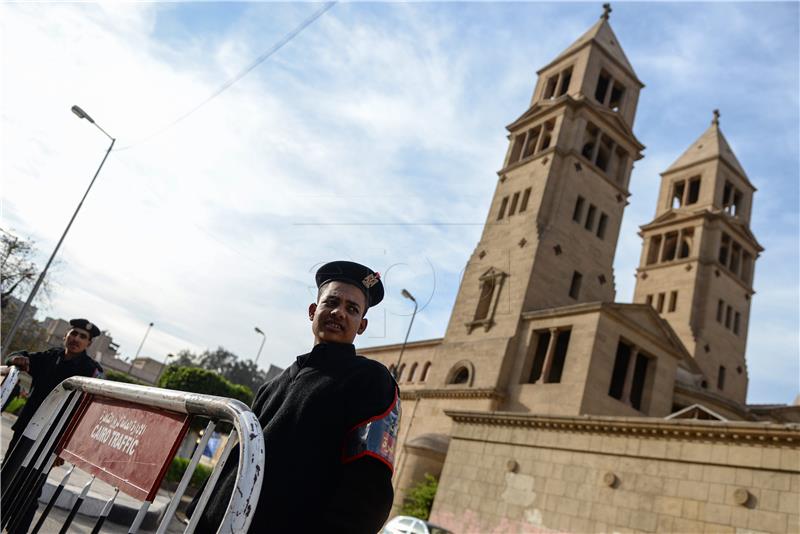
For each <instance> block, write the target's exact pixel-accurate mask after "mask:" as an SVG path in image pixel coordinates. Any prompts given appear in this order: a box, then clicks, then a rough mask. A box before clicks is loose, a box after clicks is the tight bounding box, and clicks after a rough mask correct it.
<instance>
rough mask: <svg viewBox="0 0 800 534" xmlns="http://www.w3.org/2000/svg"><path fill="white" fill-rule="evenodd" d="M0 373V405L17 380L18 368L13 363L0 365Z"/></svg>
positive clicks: (3, 402)
mask: <svg viewBox="0 0 800 534" xmlns="http://www.w3.org/2000/svg"><path fill="white" fill-rule="evenodd" d="M0 375H2V377H3V379H2V380H3V382H2V384H0V406H5V405H6V402H7V401H8V399H9V398H10V397H11V393H12V392H13V391H14V387H15V386H16V385H17V382H18V381H19V369H17V368H16V367H14V366H13V365H10V366H6V365H0Z"/></svg>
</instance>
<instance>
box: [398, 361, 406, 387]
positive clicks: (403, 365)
mask: <svg viewBox="0 0 800 534" xmlns="http://www.w3.org/2000/svg"><path fill="white" fill-rule="evenodd" d="M405 370H406V364H404V363H402V364H400V368H399V369H398V370H397V381H398V382H400V381H401V380H402V379H403V371H405Z"/></svg>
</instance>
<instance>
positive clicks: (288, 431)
mask: <svg viewBox="0 0 800 534" xmlns="http://www.w3.org/2000/svg"><path fill="white" fill-rule="evenodd" d="M396 403H399V399H398V388H397V385H396V383H395V381H394V379H393V378H392V376H391V374H389V371H388V370H387V369H386V367H385V366H384V365H382V364H381V363H378V362H376V361H374V360H369V359H367V358H364V357H363V356H358V355H356V353H355V348H354V347H353V345H340V344H318V345H316V346H315V347H314V349H313V350H312V351H311V352H310V353H308V354H304V355H302V356H298V357H297V361H296V362H295V363H293V364H292V365H291V366H290V367H289V368H288V369H286V370H285V371H284V372H283V373H282V374H281V375H280V376H278V377H276V378H275V379H274V380H272V381H270V382H268V383H267V384H265V385H264V386H262V387H261V388H260V389H259V391H258V394H257V395H256V398H255V400H254V402H253V412H254V413H255V414H256V416H257V417H258V419H259V421H260V422H261V426H262V428H263V429H264V442H265V454H266V456H265V462H264V479H263V485H262V487H261V495H260V497H259V500H258V504H257V506H256V509H255V512H254V515H253V519H252V522H251V524H250V530H249V532H251V533H253V534H255V533H259V534H260V533H281V534H282V533H291V532H297V533H304V532H326V533H330V532H346V533H348V534H358V533H361V532H363V533H369V534H375V532H377V531H378V530H379V529H380V527H381V525H382V524H383V523H384V521H386V518H387V517H388V515H389V511H390V509H391V505H392V499H393V491H392V468H391V461H392V460H391V458H389V460H388V461H383V460H382V459H380V458H378V456H377V455H376V456H375V457H373V456H370V455H368V454H366V455H365V454H364V453H363V452H362V453H361V454H357V455H350V452H352V450H353V449H352V447H348V446H347V439H346V438H347V437H348V436H352V433H351V432H350V431H351V430H352V429H353V428H358V427H359V425H362V424H363V423H365V422H369V421H370V420H373V419H377V420H378V421H380V418H381V417H383V416H385V415H386V414H387V413H388V412H390V411H392V410H393V408H396V410H397V411H396V413H399V406H398V405H397V404H396ZM387 435H388V434H387ZM383 441H384V443H385V442H386V441H387V439H386V438H384V440H383ZM388 441H389V442H390V444H391V445H393V440H392V439H391V438H388ZM237 451H238V449H237ZM237 460H238V454H237V455H233V454H232V456H231V458H229V459H228V462H227V463H226V464H225V469H224V471H223V473H222V474H221V477H220V480H219V482H218V483H217V487H216V488H215V491H214V492H213V493H212V498H211V500H210V501H209V503H208V505H207V507H206V509H205V511H204V512H203V517H202V519H201V521H200V524H199V525H198V528H197V530H196V531H195V532H198V533H206V532H208V533H211V532H216V529H217V527H218V526H219V524H220V522H221V520H222V517H223V514H224V513H225V510H226V508H227V506H228V501H229V498H230V495H231V492H232V489H233V485H234V482H235V478H236V465H237Z"/></svg>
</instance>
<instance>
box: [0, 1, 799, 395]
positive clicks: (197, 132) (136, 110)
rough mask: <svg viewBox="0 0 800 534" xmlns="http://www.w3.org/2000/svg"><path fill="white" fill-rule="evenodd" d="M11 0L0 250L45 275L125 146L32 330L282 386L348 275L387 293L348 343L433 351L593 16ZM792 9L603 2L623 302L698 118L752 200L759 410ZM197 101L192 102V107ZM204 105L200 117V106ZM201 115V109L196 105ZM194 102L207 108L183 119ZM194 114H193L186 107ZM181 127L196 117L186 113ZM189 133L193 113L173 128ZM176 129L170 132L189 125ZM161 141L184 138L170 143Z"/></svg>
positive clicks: (777, 279) (775, 297) (783, 230)
mask: <svg viewBox="0 0 800 534" xmlns="http://www.w3.org/2000/svg"><path fill="white" fill-rule="evenodd" d="M322 7H323V4H312V3H119V2H115V3H104V4H89V3H77V4H68V3H58V4H53V3H4V4H2V5H1V6H0V14H1V15H2V16H0V33H1V34H2V36H1V37H0V42H1V43H2V50H1V51H0V61H2V67H1V72H2V79H1V80H0V87H1V89H0V91H2V92H0V112H1V115H2V120H1V122H0V136H2V137H1V138H0V169H1V170H2V171H1V172H2V191H1V192H0V201H1V202H2V206H1V209H2V212H1V213H0V215H1V220H2V222H1V223H0V226H2V228H3V229H5V230H9V231H13V232H14V233H16V234H18V235H21V236H24V237H30V238H32V239H34V240H35V241H36V244H37V247H38V248H39V259H40V261H41V263H42V264H43V263H44V261H46V258H47V256H48V255H49V254H50V252H51V251H52V250H53V247H54V246H55V244H56V242H57V241H58V238H59V237H60V235H61V232H62V231H63V229H64V227H65V225H66V223H67V221H68V220H69V217H70V216H71V215H72V212H73V210H74V209H75V207H76V205H77V203H78V202H79V200H80V198H81V196H82V195H83V192H84V191H85V188H86V186H87V185H88V183H89V180H90V179H91V177H92V175H93V174H94V172H95V170H96V169H97V166H98V165H99V163H100V161H101V159H102V157H103V155H104V153H105V150H106V149H107V147H108V143H109V141H108V139H107V138H106V137H105V136H104V135H103V134H102V133H101V132H100V131H98V130H97V129H95V128H94V127H92V125H91V124H89V123H88V122H87V121H81V120H79V119H78V118H77V117H76V116H75V115H73V114H72V113H71V112H70V107H71V106H72V105H73V104H78V105H80V106H81V107H82V108H83V109H85V110H86V112H88V113H89V114H90V115H91V116H92V117H93V118H94V119H95V120H96V121H97V124H99V125H101V126H102V127H103V129H105V130H106V131H107V132H109V133H110V134H111V135H112V136H114V137H116V138H117V142H116V145H115V149H114V151H113V152H112V153H111V154H110V156H109V158H108V160H107V162H106V163H105V165H104V167H103V169H102V172H101V173H100V175H99V177H98V179H97V182H96V183H95V185H94V188H93V189H92V191H91V193H90V194H89V196H88V198H87V200H86V202H85V203H84V205H83V207H82V208H81V212H80V214H79V215H78V217H77V219H76V221H75V223H74V225H73V226H72V228H71V230H70V233H69V235H68V236H67V238H66V240H65V242H64V245H63V246H62V248H61V250H60V252H59V256H58V257H59V260H60V262H59V265H58V267H57V268H56V269H55V271H54V272H53V273H52V280H53V282H54V284H55V290H54V292H53V295H52V297H51V299H50V300H49V301H48V302H44V303H40V307H41V308H42V311H41V316H42V318H43V317H44V316H45V315H48V316H53V317H62V318H71V317H76V316H85V317H88V318H90V319H91V320H93V321H95V322H97V324H99V325H100V327H101V328H103V329H104V330H108V331H109V332H110V334H111V335H112V336H113V338H114V340H115V341H116V342H118V343H119V344H120V352H121V354H122V356H123V357H126V358H129V357H131V356H133V354H135V352H136V349H137V348H138V346H139V344H140V342H141V341H142V338H143V336H144V334H145V331H146V330H147V325H148V323H150V322H153V323H154V326H153V329H152V330H151V332H150V333H149V335H148V337H147V339H146V342H145V344H144V346H143V348H142V353H141V354H142V355H145V356H151V357H153V358H156V359H159V360H163V359H164V357H165V356H166V355H167V354H168V353H174V352H177V351H179V350H182V349H189V350H192V351H195V352H198V351H202V350H205V349H209V348H210V349H214V348H216V347H217V346H223V347H225V348H227V349H229V350H231V351H233V352H234V353H236V354H238V355H239V356H240V357H243V358H254V357H255V355H256V353H257V351H258V347H259V345H260V343H261V337H260V336H259V335H258V334H257V333H256V332H255V331H254V327H256V326H258V327H259V328H261V329H262V330H263V331H264V332H265V333H266V343H265V347H264V351H263V353H262V355H261V357H260V360H259V364H260V365H261V366H262V367H267V366H268V365H269V364H275V365H278V366H280V367H285V366H287V365H289V364H290V363H291V362H292V361H293V359H294V357H295V356H296V355H297V354H301V353H304V352H306V351H307V350H308V349H309V347H310V346H311V344H312V342H313V339H312V337H311V333H310V323H309V322H308V318H307V308H308V304H309V303H311V302H312V301H313V300H314V296H315V291H314V289H315V288H314V286H313V273H314V272H315V270H316V268H317V267H318V266H319V265H321V264H322V263H324V262H326V261H330V260H334V259H350V260H354V261H359V262H361V263H365V264H367V265H370V266H372V267H373V268H374V269H375V270H377V271H380V272H381V273H383V277H384V281H385V284H386V287H387V298H386V300H385V301H384V304H383V305H382V309H380V308H379V309H375V310H373V311H371V312H370V315H369V318H370V326H369V328H368V329H367V332H366V333H365V334H364V335H363V336H361V337H360V338H359V339H358V340H357V343H356V345H357V347H359V346H360V347H366V346H373V345H382V344H388V343H399V342H402V341H403V337H404V335H405V333H406V328H407V327H408V321H409V319H410V315H411V311H412V309H413V307H412V304H411V302H410V301H408V300H406V299H404V298H403V297H402V296H401V295H400V292H401V289H403V288H406V289H408V290H409V291H410V292H411V293H412V294H413V295H415V296H416V297H417V300H418V301H419V302H420V310H419V312H418V314H417V316H416V318H415V321H414V324H413V330H412V332H411V335H410V340H420V339H430V338H437V337H441V336H443V334H444V331H445V328H446V326H447V322H448V320H449V315H450V310H451V308H452V305H453V302H454V300H455V295H456V292H457V290H458V285H459V281H460V276H461V273H462V270H463V268H464V266H465V264H466V261H467V260H468V258H469V256H470V254H471V253H472V251H473V250H474V248H475V246H476V244H477V242H478V239H479V238H480V233H481V230H482V227H483V224H484V222H485V220H486V215H487V211H488V209H489V205H490V202H491V198H492V194H493V191H494V187H495V185H496V183H497V174H496V172H497V171H498V170H499V169H500V167H501V165H502V162H503V158H504V155H505V152H506V149H507V140H506V135H507V131H506V129H505V126H506V125H507V124H509V123H511V122H512V121H513V120H514V119H516V118H517V117H518V116H519V115H521V114H522V113H523V112H524V111H525V110H526V109H527V106H528V105H529V101H530V97H531V94H532V91H533V88H534V84H535V82H536V71H537V70H538V69H539V68H541V67H543V66H545V65H546V64H547V63H549V62H550V61H551V60H552V59H554V58H555V57H556V56H557V55H558V54H559V53H560V52H561V51H562V50H564V49H565V48H567V47H568V46H569V45H570V44H571V43H572V42H573V41H574V40H575V39H577V38H578V37H579V36H580V35H581V34H582V33H583V32H584V31H586V30H587V29H588V28H589V27H590V26H591V25H593V24H594V23H595V22H596V20H597V18H598V16H599V15H600V14H601V13H602V8H601V5H600V3H559V4H554V3H528V2H513V3H466V4H463V3H341V4H335V5H333V7H332V8H331V9H329V10H328V11H326V12H325V13H324V14H323V15H321V16H320V17H319V18H318V19H317V20H316V21H314V22H313V23H311V24H310V25H308V27H306V28H305V29H304V30H303V31H302V32H301V33H299V34H298V35H297V36H296V37H295V38H294V39H292V40H290V41H289V42H288V43H287V44H286V45H285V46H283V47H282V48H280V49H279V50H278V51H277V52H275V53H274V54H272V55H271V56H270V57H269V58H267V59H266V60H265V61H263V62H262V63H260V64H259V65H258V66H257V67H255V68H254V69H252V70H251V71H250V72H249V73H248V74H247V75H246V76H244V77H241V79H239V80H238V81H236V83H234V84H233V85H231V86H230V87H228V88H227V90H225V91H223V92H221V93H219V94H218V96H216V97H214V98H212V99H211V100H208V98H209V97H210V96H211V95H214V94H215V93H216V92H217V91H218V90H219V89H220V88H221V87H222V86H223V85H224V84H225V83H226V82H228V81H230V80H232V79H234V78H235V77H237V75H239V74H241V73H242V72H243V71H244V70H245V69H247V67H248V66H250V65H252V64H253V62H254V61H255V60H256V59H257V58H259V57H261V56H262V55H264V54H265V53H266V52H269V51H270V50H272V49H273V48H274V47H275V45H276V44H277V43H280V42H281V40H282V39H283V38H284V36H286V35H287V34H289V33H290V32H291V31H292V30H294V29H296V28H297V27H298V26H299V25H301V24H302V23H303V21H306V20H307V19H308V18H309V17H311V16H312V15H313V14H314V13H315V12H317V11H318V10H320V9H321V8H322ZM798 14H799V13H798V4H797V3H794V2H791V3H789V2H787V3H688V2H686V3H626V2H617V3H614V4H613V12H612V13H611V19H610V23H611V26H612V28H613V29H614V31H615V33H616V35H617V37H618V39H619V41H620V44H621V45H622V47H623V49H624V50H625V52H626V54H627V56H628V58H629V60H630V62H631V64H632V65H633V67H634V69H635V70H636V73H637V75H638V77H639V78H640V79H641V80H642V81H643V82H644V83H645V88H644V89H643V90H642V92H641V94H640V99H639V106H638V111H637V116H636V122H635V125H634V132H635V134H636V136H637V138H638V139H639V140H640V141H641V142H642V143H644V144H645V145H646V147H647V148H646V149H645V151H644V155H645V158H644V159H643V160H640V161H638V162H637V163H636V166H635V168H634V171H633V175H632V178H631V185H630V192H631V197H630V199H629V201H630V205H629V206H628V207H627V209H626V212H625V216H624V219H623V223H622V229H621V232H620V238H619V242H618V248H617V255H616V260H615V265H614V268H615V283H616V289H617V301H619V302H630V301H631V299H632V297H633V287H634V282H635V280H634V272H635V269H636V266H637V264H638V261H639V255H640V252H641V238H640V237H639V236H638V235H637V231H638V227H639V226H640V225H642V224H645V223H647V222H649V221H650V220H651V219H652V218H653V215H654V213H655V201H656V196H657V191H658V185H659V181H660V176H659V173H660V172H663V171H664V170H666V169H667V168H668V167H669V165H670V164H671V163H672V162H673V161H674V160H675V159H677V158H678V157H679V156H680V155H681V154H682V153H683V151H684V150H685V149H686V148H688V147H689V146H690V144H691V143H692V142H693V141H695V140H696V139H697V138H698V137H699V136H700V135H701V134H702V133H703V132H704V131H705V130H706V128H707V127H708V125H709V124H710V120H711V117H712V116H711V111H712V110H713V109H715V108H719V109H720V111H721V119H720V125H721V129H722V131H723V132H724V134H725V136H726V138H727V140H728V141H729V143H730V145H731V146H732V148H733V151H734V152H735V154H736V156H737V157H738V159H739V161H740V162H741V163H742V166H743V167H744V169H745V170H746V171H747V173H748V177H749V179H750V180H751V182H752V183H753V184H754V185H755V186H756V187H757V189H758V191H757V192H756V194H755V199H754V208H753V218H752V230H753V233H754V234H755V236H756V237H757V238H758V239H759V242H760V243H761V244H762V245H763V246H764V248H765V252H764V253H763V254H762V256H761V257H760V258H759V259H758V261H757V264H756V269H755V283H754V285H755V290H756V295H755V296H754V297H753V301H752V302H753V305H752V309H751V321H750V329H749V337H748V348H747V358H748V373H749V379H750V388H749V395H748V402H750V403H791V402H793V400H794V398H795V396H796V395H797V394H798V392H799V391H800V344H798V332H800V330H799V329H798V326H799V324H798V323H799V322H800V313H799V311H798V310H799V309H800V306H798V303H799V299H798V296H799V295H800V293H799V290H800V288H798V282H799V281H800V276H799V269H800V239H798V238H799V237H800V232H799V231H798V223H799V222H800V213H799V212H798V207H799V206H800V202H798V201H799V200H800V195H799V194H798V184H799V183H800V176H799V169H798V167H799V166H800V165H799V162H800V156H799V155H798V145H800V136H799V135H798V130H799V128H800V126H799V125H800V112H799V111H798V110H799V108H800V105H799V103H798V94H800V76H799V75H798V70H799V69H800V67H798V65H800V57H799V54H798V42H800V40H799V38H800V32H799V31H798V20H800V17H798ZM206 101H207V102H206ZM203 102H206V103H205V104H203ZM200 104H203V105H200ZM198 106H199V107H198ZM193 110H194V111H193ZM190 112H191V113H190ZM187 113H189V114H188V115H187ZM181 117H184V118H183V119H182V120H178V119H179V118H181ZM176 121H177V122H176Z"/></svg>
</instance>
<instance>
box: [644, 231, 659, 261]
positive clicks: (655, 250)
mask: <svg viewBox="0 0 800 534" xmlns="http://www.w3.org/2000/svg"><path fill="white" fill-rule="evenodd" d="M660 251H661V236H660V235H654V236H652V237H651V238H650V248H649V249H648V251H647V265H653V264H654V263H656V262H657V261H658V254H659V252H660Z"/></svg>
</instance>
